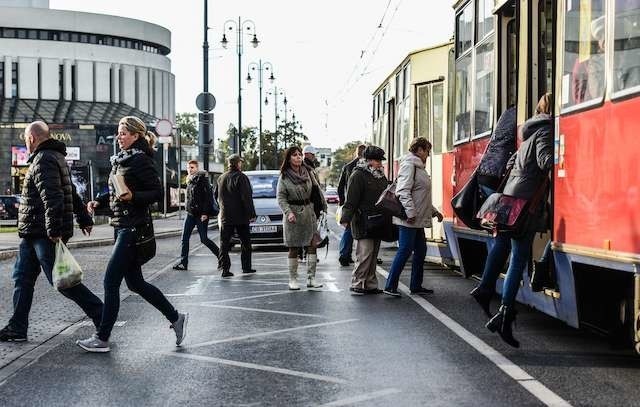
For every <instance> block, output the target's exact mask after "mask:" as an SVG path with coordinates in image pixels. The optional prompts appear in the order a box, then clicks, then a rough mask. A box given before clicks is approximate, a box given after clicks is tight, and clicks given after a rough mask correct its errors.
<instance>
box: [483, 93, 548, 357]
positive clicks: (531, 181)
mask: <svg viewBox="0 0 640 407" xmlns="http://www.w3.org/2000/svg"><path fill="white" fill-rule="evenodd" d="M550 113H551V95H550V94H548V93H547V94H545V95H544V96H542V98H540V101H539V102H538V106H537V107H536V115H535V116H534V117H532V118H531V119H529V120H527V121H526V122H525V124H524V125H523V127H522V138H523V142H522V144H521V145H520V148H518V151H517V153H516V154H515V155H513V156H512V157H511V159H510V160H509V163H508V164H507V168H510V169H511V170H510V172H509V177H508V178H507V182H506V184H505V187H504V191H503V192H504V194H505V195H510V196H513V197H516V198H524V199H527V200H528V201H529V205H534V207H535V209H536V212H535V213H533V214H532V215H531V216H528V218H527V221H526V222H525V224H524V225H523V227H522V230H521V231H519V232H518V233H517V234H513V233H512V232H500V231H498V234H497V236H496V238H495V243H494V245H493V247H492V248H491V250H490V251H489V254H488V256H487V261H486V263H485V267H484V271H483V273H482V280H481V281H480V285H479V286H478V287H476V288H475V289H473V291H471V295H472V296H473V297H474V298H475V300H476V301H477V302H478V303H479V304H480V306H481V307H482V309H483V310H484V312H485V314H487V316H490V315H491V313H490V309H489V304H490V301H491V297H492V296H493V293H494V290H495V286H496V281H497V280H498V276H499V274H500V271H501V270H502V268H503V266H504V264H505V262H506V261H507V258H508V256H509V251H511V259H510V261H509V269H508V270H507V275H506V278H505V280H504V284H503V289H502V305H501V306H500V309H499V311H498V313H497V314H496V315H494V316H493V317H492V318H491V319H490V320H489V322H487V324H486V326H487V328H488V329H489V330H490V331H492V332H496V331H498V333H499V334H500V336H501V337H502V339H503V340H504V341H505V342H506V343H508V344H509V345H511V346H513V347H516V348H517V347H519V346H520V343H519V342H518V341H517V340H516V339H515V338H514V337H513V332H512V330H511V324H512V323H513V321H514V320H515V315H516V313H515V310H514V303H515V299H516V295H517V294H518V289H519V288H520V280H521V279H522V273H523V271H524V268H525V267H527V264H528V263H529V260H530V258H531V246H532V244H533V238H534V236H535V234H536V232H544V231H546V230H547V222H546V202H547V195H548V192H549V191H548V184H546V183H545V182H546V180H547V178H548V177H549V171H550V170H551V167H552V165H553V118H552V117H551V115H550ZM541 188H544V190H541ZM539 191H541V192H542V193H537V192H539ZM533 198H537V199H533ZM534 200H536V202H533V201H534ZM527 215H528V214H527ZM510 247H511V250H510Z"/></svg>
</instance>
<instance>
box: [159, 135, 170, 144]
mask: <svg viewBox="0 0 640 407" xmlns="http://www.w3.org/2000/svg"><path fill="white" fill-rule="evenodd" d="M158 143H160V144H171V143H173V137H171V136H161V137H158Z"/></svg>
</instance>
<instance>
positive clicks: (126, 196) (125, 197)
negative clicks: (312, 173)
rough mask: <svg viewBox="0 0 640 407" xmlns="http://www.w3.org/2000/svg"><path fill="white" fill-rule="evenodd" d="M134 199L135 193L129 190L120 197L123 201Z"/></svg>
mask: <svg viewBox="0 0 640 407" xmlns="http://www.w3.org/2000/svg"><path fill="white" fill-rule="evenodd" d="M132 199H133V194H132V193H131V191H127V192H125V193H124V194H122V195H120V196H119V197H118V200H120V201H123V202H127V201H130V200H132Z"/></svg>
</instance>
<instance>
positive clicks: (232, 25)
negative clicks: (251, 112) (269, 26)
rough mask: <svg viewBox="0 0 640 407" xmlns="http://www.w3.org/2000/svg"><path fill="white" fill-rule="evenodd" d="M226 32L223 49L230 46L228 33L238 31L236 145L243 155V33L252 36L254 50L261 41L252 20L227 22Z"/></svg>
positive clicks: (224, 33) (223, 38) (222, 41)
mask: <svg viewBox="0 0 640 407" xmlns="http://www.w3.org/2000/svg"><path fill="white" fill-rule="evenodd" d="M224 28H225V29H224V31H223V33H222V40H221V41H220V44H221V45H222V48H225V49H226V48H227V45H228V44H229V40H227V35H226V31H227V30H229V31H230V32H232V31H233V30H234V29H235V31H236V52H237V54H238V136H237V137H238V140H237V143H236V148H237V151H236V153H238V154H239V155H242V145H241V143H242V137H241V135H242V52H243V46H242V45H243V44H242V43H243V41H242V40H243V38H242V36H243V32H244V31H247V34H248V35H250V36H252V38H251V41H250V43H251V45H252V46H253V48H256V47H257V46H258V44H260V41H258V37H257V36H256V25H255V23H254V22H253V21H252V20H242V18H241V17H238V21H237V22H236V21H235V20H227V21H225V23H224Z"/></svg>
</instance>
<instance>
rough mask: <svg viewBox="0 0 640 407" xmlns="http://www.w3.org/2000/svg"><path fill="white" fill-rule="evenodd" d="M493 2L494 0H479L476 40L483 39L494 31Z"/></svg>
mask: <svg viewBox="0 0 640 407" xmlns="http://www.w3.org/2000/svg"><path fill="white" fill-rule="evenodd" d="M493 4H494V0H478V6H477V10H478V20H477V21H478V22H477V26H476V32H477V33H478V37H477V39H476V41H481V40H482V39H483V38H484V37H486V36H487V35H488V34H490V33H491V32H492V31H493V24H494V23H493Z"/></svg>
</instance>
